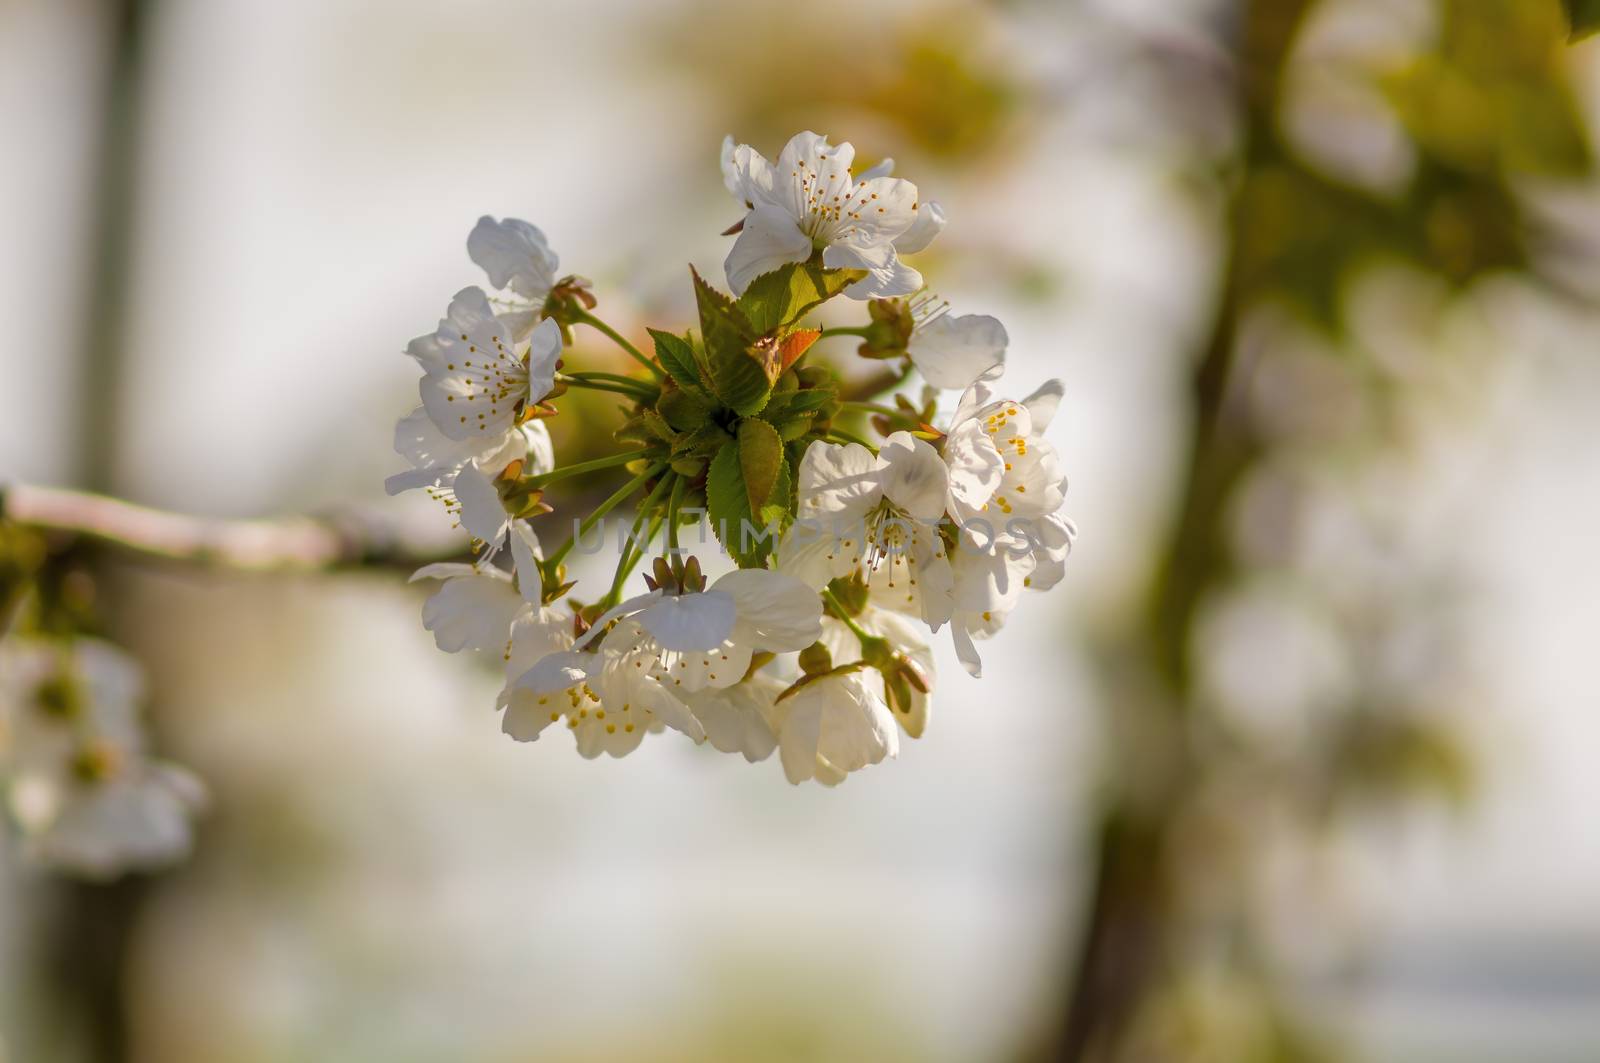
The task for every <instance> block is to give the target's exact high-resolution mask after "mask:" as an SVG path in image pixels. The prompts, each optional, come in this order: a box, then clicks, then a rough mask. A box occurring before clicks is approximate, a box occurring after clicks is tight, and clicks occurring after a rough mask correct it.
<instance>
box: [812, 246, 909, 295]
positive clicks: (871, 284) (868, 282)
mask: <svg viewBox="0 0 1600 1063" xmlns="http://www.w3.org/2000/svg"><path fill="white" fill-rule="evenodd" d="M829 250H830V251H831V250H832V248H829ZM823 258H824V264H825V265H826V264H827V263H826V259H827V255H826V253H824V256H823ZM923 287H924V282H923V280H922V274H921V273H919V272H917V271H916V270H915V269H913V268H912V267H910V266H908V265H906V264H905V262H904V261H902V260H901V259H899V258H896V259H894V260H893V261H890V262H889V263H887V264H886V265H883V266H874V267H870V272H869V273H868V274H867V275H866V276H865V277H863V278H861V279H860V280H858V281H856V282H855V283H854V284H852V285H850V287H848V288H846V289H845V290H844V293H845V294H846V295H848V296H849V297H850V298H852V299H892V298H895V297H896V296H901V295H912V294H914V293H916V292H919V291H921V290H922V289H923Z"/></svg>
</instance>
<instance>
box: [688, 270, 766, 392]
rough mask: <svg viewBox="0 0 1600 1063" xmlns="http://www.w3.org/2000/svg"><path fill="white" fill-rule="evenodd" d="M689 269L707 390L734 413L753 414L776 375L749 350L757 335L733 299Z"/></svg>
mask: <svg viewBox="0 0 1600 1063" xmlns="http://www.w3.org/2000/svg"><path fill="white" fill-rule="evenodd" d="M691 272H693V273H694V297H695V304H696V305H697V306H698V307H699V310H700V331H701V335H702V337H703V338H704V340H705V348H706V369H707V375H708V376H709V377H710V381H711V389H712V391H714V392H715V393H716V396H717V398H718V399H720V400H721V401H722V403H723V404H724V405H726V406H728V407H730V408H732V409H733V410H734V411H735V412H736V413H739V414H740V415H743V416H749V415H750V414H753V413H756V412H757V411H759V410H760V409H761V408H762V407H763V406H765V405H766V404H767V396H768V395H769V394H770V393H771V390H772V381H773V379H775V378H776V375H777V374H776V373H774V374H772V375H771V376H769V375H768V373H767V370H766V366H765V365H764V364H763V361H762V360H760V359H759V358H758V357H757V356H756V355H755V354H753V353H752V344H754V343H755V342H756V340H757V339H758V338H759V335H758V334H757V333H756V332H755V331H754V330H753V329H752V328H751V327H750V322H749V321H747V320H745V316H744V314H743V313H742V312H740V310H739V308H738V307H737V306H735V305H734V303H733V300H732V299H729V298H728V297H727V296H726V295H723V294H722V293H721V292H719V291H717V290H716V289H715V288H713V287H711V285H709V284H707V283H706V282H705V278H703V277H701V276H700V274H699V273H698V272H695V271H693V270H691ZM774 362H775V359H774Z"/></svg>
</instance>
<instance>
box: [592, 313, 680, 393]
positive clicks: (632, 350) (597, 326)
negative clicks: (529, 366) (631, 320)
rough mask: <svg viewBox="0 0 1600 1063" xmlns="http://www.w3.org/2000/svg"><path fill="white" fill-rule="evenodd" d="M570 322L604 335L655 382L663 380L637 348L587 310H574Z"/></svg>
mask: <svg viewBox="0 0 1600 1063" xmlns="http://www.w3.org/2000/svg"><path fill="white" fill-rule="evenodd" d="M572 320H574V321H578V322H582V323H583V324H585V325H588V326H589V327H590V328H592V329H594V330H595V331H596V332H600V333H602V334H604V335H605V336H606V337H607V338H609V339H610V340H611V342H612V343H615V344H616V345H617V346H618V347H621V348H622V349H623V350H624V351H626V352H628V355H629V356H630V357H631V358H633V360H634V361H636V362H638V363H639V364H640V365H642V366H644V367H645V368H646V369H648V370H650V375H651V376H653V377H655V378H656V379H657V380H661V379H663V378H665V376H666V374H665V373H663V372H662V371H661V367H660V366H658V365H656V363H655V362H654V361H652V360H651V359H649V358H646V357H645V355H644V352H643V351H641V350H639V348H637V347H635V346H634V345H633V344H631V343H629V342H628V340H627V337H625V336H623V335H622V333H620V332H618V331H617V330H616V329H614V328H612V327H611V326H610V325H608V324H606V323H605V322H604V321H601V320H600V319H599V318H597V317H595V316H594V315H593V314H591V313H589V312H588V311H587V310H575V311H574V313H573V315H572Z"/></svg>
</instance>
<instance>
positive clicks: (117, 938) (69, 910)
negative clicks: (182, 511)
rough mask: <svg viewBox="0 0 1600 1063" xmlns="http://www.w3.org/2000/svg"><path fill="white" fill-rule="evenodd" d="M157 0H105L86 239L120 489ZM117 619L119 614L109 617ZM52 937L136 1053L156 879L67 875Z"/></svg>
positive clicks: (87, 365)
mask: <svg viewBox="0 0 1600 1063" xmlns="http://www.w3.org/2000/svg"><path fill="white" fill-rule="evenodd" d="M151 7H152V0H102V8H101V10H102V27H103V29H102V32H103V33H104V34H105V48H104V55H105V58H106V69H105V77H104V83H103V96H102V101H103V102H102V109H101V114H100V118H99V121H100V129H99V134H98V136H99V144H98V147H97V150H96V152H95V155H94V160H93V165H94V171H93V173H92V175H91V183H90V187H89V194H90V197H91V200H90V203H89V217H90V225H89V227H88V245H87V246H86V247H85V248H84V250H83V254H82V261H83V262H84V263H85V272H84V283H83V299H84V306H83V308H82V312H81V313H80V314H79V315H78V320H79V321H80V323H81V327H82V329H83V332H82V335H81V337H80V341H79V342H80V350H79V356H78V372H79V374H80V376H79V381H80V387H79V396H78V402H77V403H76V409H77V412H78V418H79V420H78V422H77V426H78V432H79V435H78V450H77V474H76V477H75V478H76V480H77V481H78V484H79V485H80V486H82V487H85V488H89V489H91V490H96V491H107V492H111V491H115V490H116V487H117V484H116V482H115V480H116V456H117V445H118V442H119V440H120V439H121V433H122V419H121V409H120V403H121V401H122V399H123V396H124V390H125V389H124V387H123V384H124V379H123V372H122V370H123V365H124V360H125V355H126V346H125V343H124V340H123V335H124V331H125V328H126V325H127V319H128V314H127V296H128V288H129V285H128V280H129V277H130V275H131V272H132V269H133V238H134V224H135V214H136V211H137V205H138V194H137V181H138V170H139V143H140V135H139V134H140V120H141V117H142V114H141V110H142V102H143V101H142V93H141V85H142V82H143V58H144V50H145V35H146V31H147V29H148V27H149V23H150V14H151ZM104 619H106V620H107V621H108V622H113V623H114V620H115V618H114V617H105V618H104ZM59 882H60V884H59V887H58V888H57V889H56V890H55V891H54V894H55V895H54V897H53V898H52V900H53V901H54V904H53V905H52V906H51V911H50V912H49V915H48V919H47V921H46V922H45V926H46V928H47V929H46V930H45V933H46V934H47V935H48V936H47V938H46V941H45V942H44V943H43V944H44V947H45V952H46V955H45V957H44V963H45V966H46V969H47V970H48V972H49V977H50V978H51V980H52V982H53V984H54V986H55V988H56V991H57V994H58V999H59V1000H60V1001H61V1005H62V1008H63V1012H64V1014H65V1016H67V1021H69V1022H71V1023H73V1027H72V1028H75V1029H77V1030H79V1031H80V1032H81V1034H82V1037H83V1045H82V1047H83V1049H84V1050H85V1051H86V1052H87V1053H88V1058H89V1059H90V1060H92V1061H94V1063H122V1061H124V1060H127V1059H129V1058H131V1052H132V1049H131V1046H130V1043H129V1022H128V1014H127V1007H126V987H127V983H126V978H125V971H126V967H127V963H128V955H129V945H130V941H131V938H132V935H133V932H134V927H135V925H136V922H137V918H138V913H139V910H140V907H141V903H142V901H143V899H144V897H145V896H146V894H147V893H148V891H149V883H148V881H147V880H146V879H143V878H140V877H138V876H129V877H125V878H123V879H121V880H119V881H117V882H112V883H87V882H82V883H80V882H72V881H69V880H67V879H61V880H59Z"/></svg>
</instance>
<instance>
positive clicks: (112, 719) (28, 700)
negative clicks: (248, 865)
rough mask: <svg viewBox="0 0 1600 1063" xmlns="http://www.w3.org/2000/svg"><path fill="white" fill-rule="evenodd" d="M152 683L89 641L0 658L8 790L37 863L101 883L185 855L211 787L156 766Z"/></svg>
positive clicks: (33, 642) (31, 642)
mask: <svg viewBox="0 0 1600 1063" xmlns="http://www.w3.org/2000/svg"><path fill="white" fill-rule="evenodd" d="M143 687H144V684H143V675H142V673H141V671H140V669H139V666H138V664H137V663H136V662H134V661H133V660H132V658H130V657H128V656H127V655H126V654H124V653H123V652H122V651H120V650H118V649H117V648H115V647H114V646H111V645H109V644H108V643H103V642H99V641H96V640H92V639H76V640H72V641H70V642H66V641H46V640H41V639H16V640H13V641H11V642H9V643H8V644H7V645H6V646H5V647H3V649H0V706H3V707H4V708H5V711H6V716H5V718H4V719H3V720H0V779H3V780H4V782H5V797H6V805H7V808H8V809H9V811H10V813H11V817H12V819H13V820H14V821H15V822H16V823H17V825H18V826H19V827H20V828H21V829H22V831H23V834H24V845H23V852H24V853H25V855H27V856H28V857H29V858H30V859H33V860H35V861H38V862H40V863H43V864H46V865H48V866H51V867H56V868H59V869H61V870H65V871H70V872H73V873H75V874H79V875H84V876H88V877H93V878H109V877H113V876H115V875H117V874H119V873H121V872H123V871H126V870H130V869H136V868H137V869H145V868H154V867H158V866H162V865H165V864H169V863H171V862H173V861H175V860H178V859H181V858H182V857H184V856H186V855H187V854H188V852H189V850H190V847H191V844H192V828H191V823H190V821H191V818H192V817H193V816H194V815H195V814H196V813H197V812H198V811H200V810H201V809H202V808H203V807H204V805H205V801H206V795H205V788H204V786H203V785H202V784H201V783H200V781H199V780H198V779H197V778H195V777H194V776H193V775H192V774H191V773H189V772H188V771H186V770H184V769H182V768H179V767H178V766H176V765H172V764H166V763H162V762H158V761H152V760H149V759H148V758H147V757H146V756H145V752H144V735H143V731H142V729H141V727H140V724H139V711H138V707H139V702H140V700H141V699H142V697H143Z"/></svg>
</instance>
